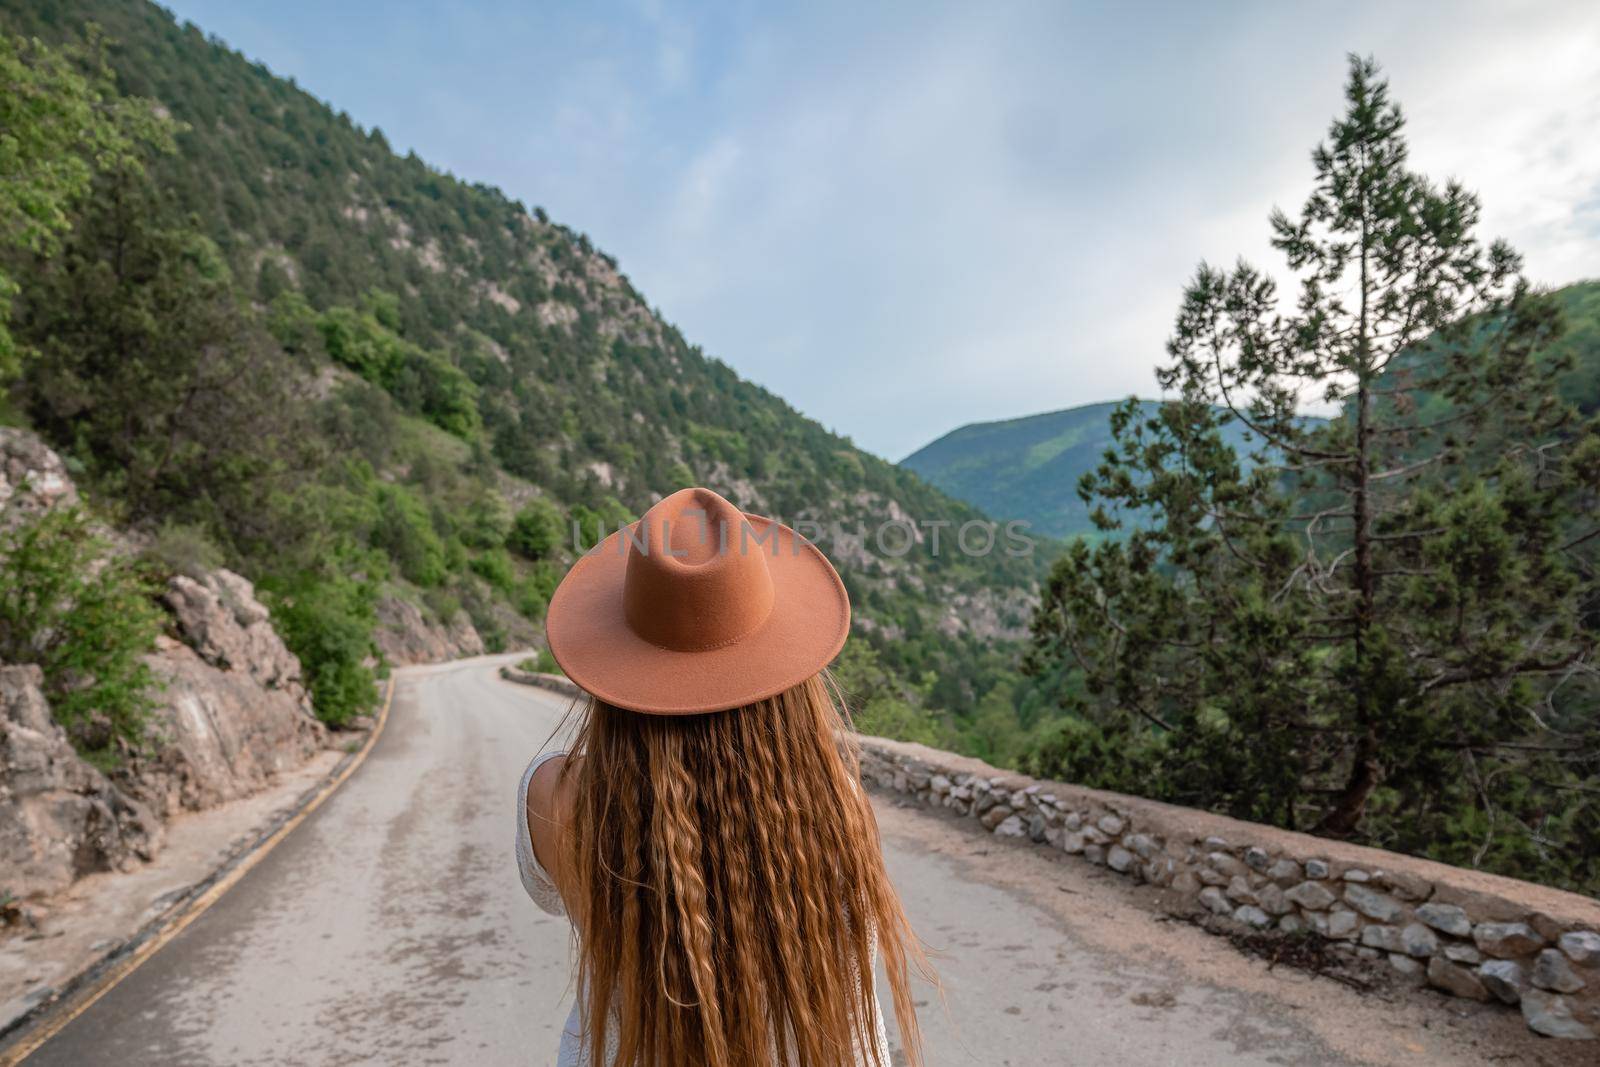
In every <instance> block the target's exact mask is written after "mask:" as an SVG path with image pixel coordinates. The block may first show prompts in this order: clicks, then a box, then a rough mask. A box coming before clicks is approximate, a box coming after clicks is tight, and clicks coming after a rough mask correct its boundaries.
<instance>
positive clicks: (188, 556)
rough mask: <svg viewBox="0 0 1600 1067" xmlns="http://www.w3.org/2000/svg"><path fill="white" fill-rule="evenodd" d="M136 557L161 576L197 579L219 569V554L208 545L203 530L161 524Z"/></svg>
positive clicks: (220, 555)
mask: <svg viewBox="0 0 1600 1067" xmlns="http://www.w3.org/2000/svg"><path fill="white" fill-rule="evenodd" d="M140 556H141V557H142V558H143V559H145V560H147V561H148V562H149V563H150V565H151V566H152V567H154V568H155V569H156V570H157V571H158V572H159V573H161V574H163V575H174V574H182V575H187V576H188V577H190V578H194V579H197V580H198V579H200V578H201V577H202V576H203V575H204V574H205V573H206V572H207V571H213V570H216V569H217V568H218V567H220V566H222V564H223V558H222V550H221V549H219V548H218V547H217V546H216V545H215V544H213V543H212V542H211V538H210V537H209V536H208V535H207V534H206V531H205V528H204V527H202V526H196V525H192V524H186V523H178V522H170V521H169V522H165V523H163V524H162V525H161V528H160V529H159V530H157V531H156V535H155V537H154V538H153V539H152V540H151V542H150V544H149V545H147V546H145V549H144V551H143V552H141V553H140Z"/></svg>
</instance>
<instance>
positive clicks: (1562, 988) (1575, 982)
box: [1529, 948, 1588, 993]
mask: <svg viewBox="0 0 1600 1067" xmlns="http://www.w3.org/2000/svg"><path fill="white" fill-rule="evenodd" d="M1529 981H1531V982H1532V983H1533V984H1534V985H1535V986H1537V987H1538V988H1540V989H1548V990H1550V991H1551V992H1552V993H1576V992H1577V991H1578V990H1580V989H1582V988H1583V987H1584V986H1585V985H1587V984H1588V983H1586V982H1585V981H1584V980H1583V979H1582V978H1579V977H1578V974H1577V972H1576V971H1574V970H1573V969H1572V964H1571V963H1570V962H1569V961H1568V960H1567V957H1566V956H1565V955H1564V954H1562V953H1561V952H1560V951H1558V950H1556V949H1553V948H1547V949H1544V950H1543V951H1541V952H1540V953H1539V955H1538V957H1537V958H1536V959H1534V961H1533V975H1532V976H1531V978H1530V979H1529Z"/></svg>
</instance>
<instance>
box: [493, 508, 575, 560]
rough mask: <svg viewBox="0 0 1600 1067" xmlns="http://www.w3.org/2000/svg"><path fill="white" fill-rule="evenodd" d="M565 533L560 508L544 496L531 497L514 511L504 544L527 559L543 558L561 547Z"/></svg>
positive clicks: (564, 524)
mask: <svg viewBox="0 0 1600 1067" xmlns="http://www.w3.org/2000/svg"><path fill="white" fill-rule="evenodd" d="M565 536H566V523H565V522H564V521H563V520H562V517H561V509H560V508H558V507H556V506H555V505H554V504H552V503H550V501H548V500H546V499H545V498H543V497H538V498H536V499H534V500H530V501H529V502H528V505H527V506H526V507H524V508H523V509H522V510H521V511H519V512H517V517H516V521H514V522H513V523H512V525H511V534H510V536H509V537H507V539H506V543H507V546H508V547H510V548H511V549H512V550H513V551H515V552H518V553H521V554H522V555H524V556H526V557H528V558H529V559H534V560H538V559H546V558H548V557H549V556H550V554H551V553H552V552H554V551H555V550H556V549H557V548H559V547H560V545H561V542H562V539H563V538H564V537H565Z"/></svg>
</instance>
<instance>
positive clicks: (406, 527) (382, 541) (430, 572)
mask: <svg viewBox="0 0 1600 1067" xmlns="http://www.w3.org/2000/svg"><path fill="white" fill-rule="evenodd" d="M372 542H373V546H374V547H376V548H381V549H383V551H384V552H386V553H388V555H389V558H390V559H392V560H394V562H395V566H397V567H398V568H399V569H400V573H401V574H403V575H405V576H406V577H407V578H409V579H410V580H411V581H413V582H415V583H417V584H418V585H420V586H423V587H424V588H427V587H431V586H435V585H438V584H439V583H440V582H442V581H444V578H445V574H446V572H447V571H448V569H449V568H448V564H447V561H446V558H445V545H444V542H443V541H441V540H440V539H439V535H438V534H437V533H436V532H434V529H433V523H432V522H430V521H429V519H428V512H427V509H426V508H424V507H423V506H422V502H421V501H420V500H418V499H417V497H416V495H415V494H414V493H412V492H411V490H409V489H407V488H406V487H405V486H401V485H384V486H379V487H378V525H377V527H376V528H375V529H374V530H373V531H372Z"/></svg>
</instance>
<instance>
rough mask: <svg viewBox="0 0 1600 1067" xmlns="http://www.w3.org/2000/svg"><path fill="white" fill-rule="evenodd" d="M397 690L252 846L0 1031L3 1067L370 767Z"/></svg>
mask: <svg viewBox="0 0 1600 1067" xmlns="http://www.w3.org/2000/svg"><path fill="white" fill-rule="evenodd" d="M395 685H396V677H395V674H394V673H393V672H392V671H391V672H390V675H389V684H388V687H387V689H386V690H385V692H384V696H383V708H382V710H381V711H379V713H378V719H377V721H376V722H375V723H374V724H373V727H372V730H371V731H370V732H369V733H368V734H367V739H366V741H364V742H363V743H362V745H361V747H360V748H358V749H357V750H356V751H355V752H353V753H351V754H350V755H349V756H347V757H346V758H344V759H342V760H340V761H339V763H338V765H337V766H335V767H334V768H333V770H331V771H329V772H328V774H327V776H326V777H324V778H323V779H322V781H320V782H318V783H317V784H316V785H315V786H313V787H312V788H311V789H308V790H307V791H306V792H305V793H303V794H301V797H300V799H299V800H298V801H297V802H296V803H295V805H294V807H293V808H291V809H290V810H288V811H287V812H285V813H283V814H282V815H280V816H279V817H278V818H277V819H275V820H274V821H273V822H272V823H271V824H270V825H269V826H268V827H267V829H266V830H264V831H263V832H262V833H261V835H260V836H259V837H257V838H256V840H255V841H254V842H253V843H251V844H250V845H249V846H247V847H246V848H244V849H242V850H241V851H239V852H237V853H235V854H233V855H232V856H230V857H229V858H228V859H227V860H226V861H224V862H223V863H222V865H221V866H219V867H218V868H217V869H216V870H214V871H212V872H211V874H209V875H207V876H206V877H205V878H202V879H201V880H200V881H198V882H195V883H194V884H193V885H191V886H190V887H189V888H188V889H187V890H186V891H185V892H184V894H183V895H182V896H181V897H179V898H178V899H177V900H176V901H174V902H173V903H172V904H171V905H169V906H168V907H167V908H166V910H164V911H163V912H162V913H161V914H160V915H158V916H156V917H155V918H154V919H151V920H150V921H149V922H148V923H146V924H145V925H144V926H142V927H141V928H140V929H139V930H138V932H137V933H135V934H134V935H133V936H132V937H130V938H128V939H127V940H126V941H124V942H122V944H120V945H118V946H117V947H116V948H114V949H112V950H111V951H109V952H107V953H106V954H105V955H103V956H101V957H100V958H99V959H97V960H95V961H94V962H92V963H90V964H88V965H87V966H86V967H84V968H83V969H82V970H80V971H78V973H77V974H75V975H73V976H72V977H71V978H69V979H68V980H67V981H66V982H64V983H63V984H62V988H61V992H60V993H58V994H57V995H56V996H55V997H53V998H52V999H50V1000H47V1001H44V1002H43V1003H41V1004H39V1005H37V1006H35V1007H34V1008H32V1009H31V1010H29V1011H28V1012H26V1013H24V1014H22V1015H20V1016H18V1017H17V1018H16V1019H14V1020H12V1021H11V1022H10V1023H9V1024H7V1025H6V1027H5V1028H4V1029H0V1042H10V1044H9V1045H7V1046H5V1047H0V1067H16V1065H17V1064H20V1063H22V1062H23V1061H24V1060H26V1059H27V1058H28V1057H29V1056H31V1055H33V1054H34V1053H35V1052H37V1051H38V1050H39V1048H40V1047H41V1046H43V1045H44V1044H45V1042H47V1041H49V1040H50V1039H51V1038H53V1037H55V1036H56V1034H58V1033H60V1032H61V1031H62V1030H63V1029H65V1028H66V1027H67V1025H68V1024H69V1023H71V1022H72V1021H73V1020H74V1019H76V1018H77V1017H78V1016H80V1015H82V1014H83V1013H84V1012H85V1011H88V1010H89V1008H90V1007H92V1006H93V1005H94V1004H95V1002H96V1001H98V1000H99V999H100V998H101V997H103V996H105V995H106V994H107V993H109V992H111V990H112V989H114V988H116V986H117V985H118V984H119V983H120V982H121V981H122V980H123V979H124V978H127V977H128V976H129V975H130V974H132V973H133V972H134V971H136V970H138V969H139V967H140V966H141V965H142V964H143V963H144V962H145V961H146V960H148V959H149V958H150V957H152V956H154V955H155V954H156V953H157V952H159V951H160V950H161V948H162V946H163V945H165V944H166V943H167V942H169V941H171V940H172V939H173V938H175V937H177V936H178V935H179V934H180V933H182V932H183V931H184V930H185V929H186V928H187V927H188V926H189V925H190V924H191V923H193V922H194V921H195V920H196V919H198V918H200V916H201V915H203V914H205V912H206V911H207V910H209V909H210V907H211V906H212V905H213V904H215V903H216V902H217V901H218V900H220V899H221V898H222V896H223V895H224V894H225V893H227V891H228V890H229V889H232V888H233V887H234V885H236V884H237V883H238V882H239V881H240V880H241V879H243V878H244V876H245V875H246V874H249V873H250V871H251V870H252V869H253V868H254V867H255V866H256V865H257V864H258V863H260V862H261V861H262V860H264V859H266V858H267V856H268V855H269V854H270V853H271V852H272V850H273V849H275V848H277V847H278V846H279V845H280V844H282V843H283V841H284V839H285V838H287V837H288V836H289V835H290V834H291V833H293V832H294V829H295V828H296V827H297V826H299V825H300V824H301V823H302V822H304V821H305V820H306V818H307V817H308V816H310V814H311V813H312V812H314V811H316V810H317V808H319V807H321V806H322V803H323V801H325V800H327V799H328V798H329V797H331V796H332V795H333V794H334V793H335V792H337V791H338V789H339V787H340V786H342V785H343V784H344V783H345V781H346V780H348V779H349V777H350V776H351V775H352V774H354V773H355V772H356V769H357V768H359V767H360V766H361V764H362V763H364V762H366V759H367V756H368V755H370V754H371V752H372V750H373V748H374V746H376V745H377V743H378V738H379V737H380V736H381V735H382V734H383V728H384V726H385V725H386V724H387V723H388V721H389V707H390V705H391V704H392V703H393V702H394V691H395Z"/></svg>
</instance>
